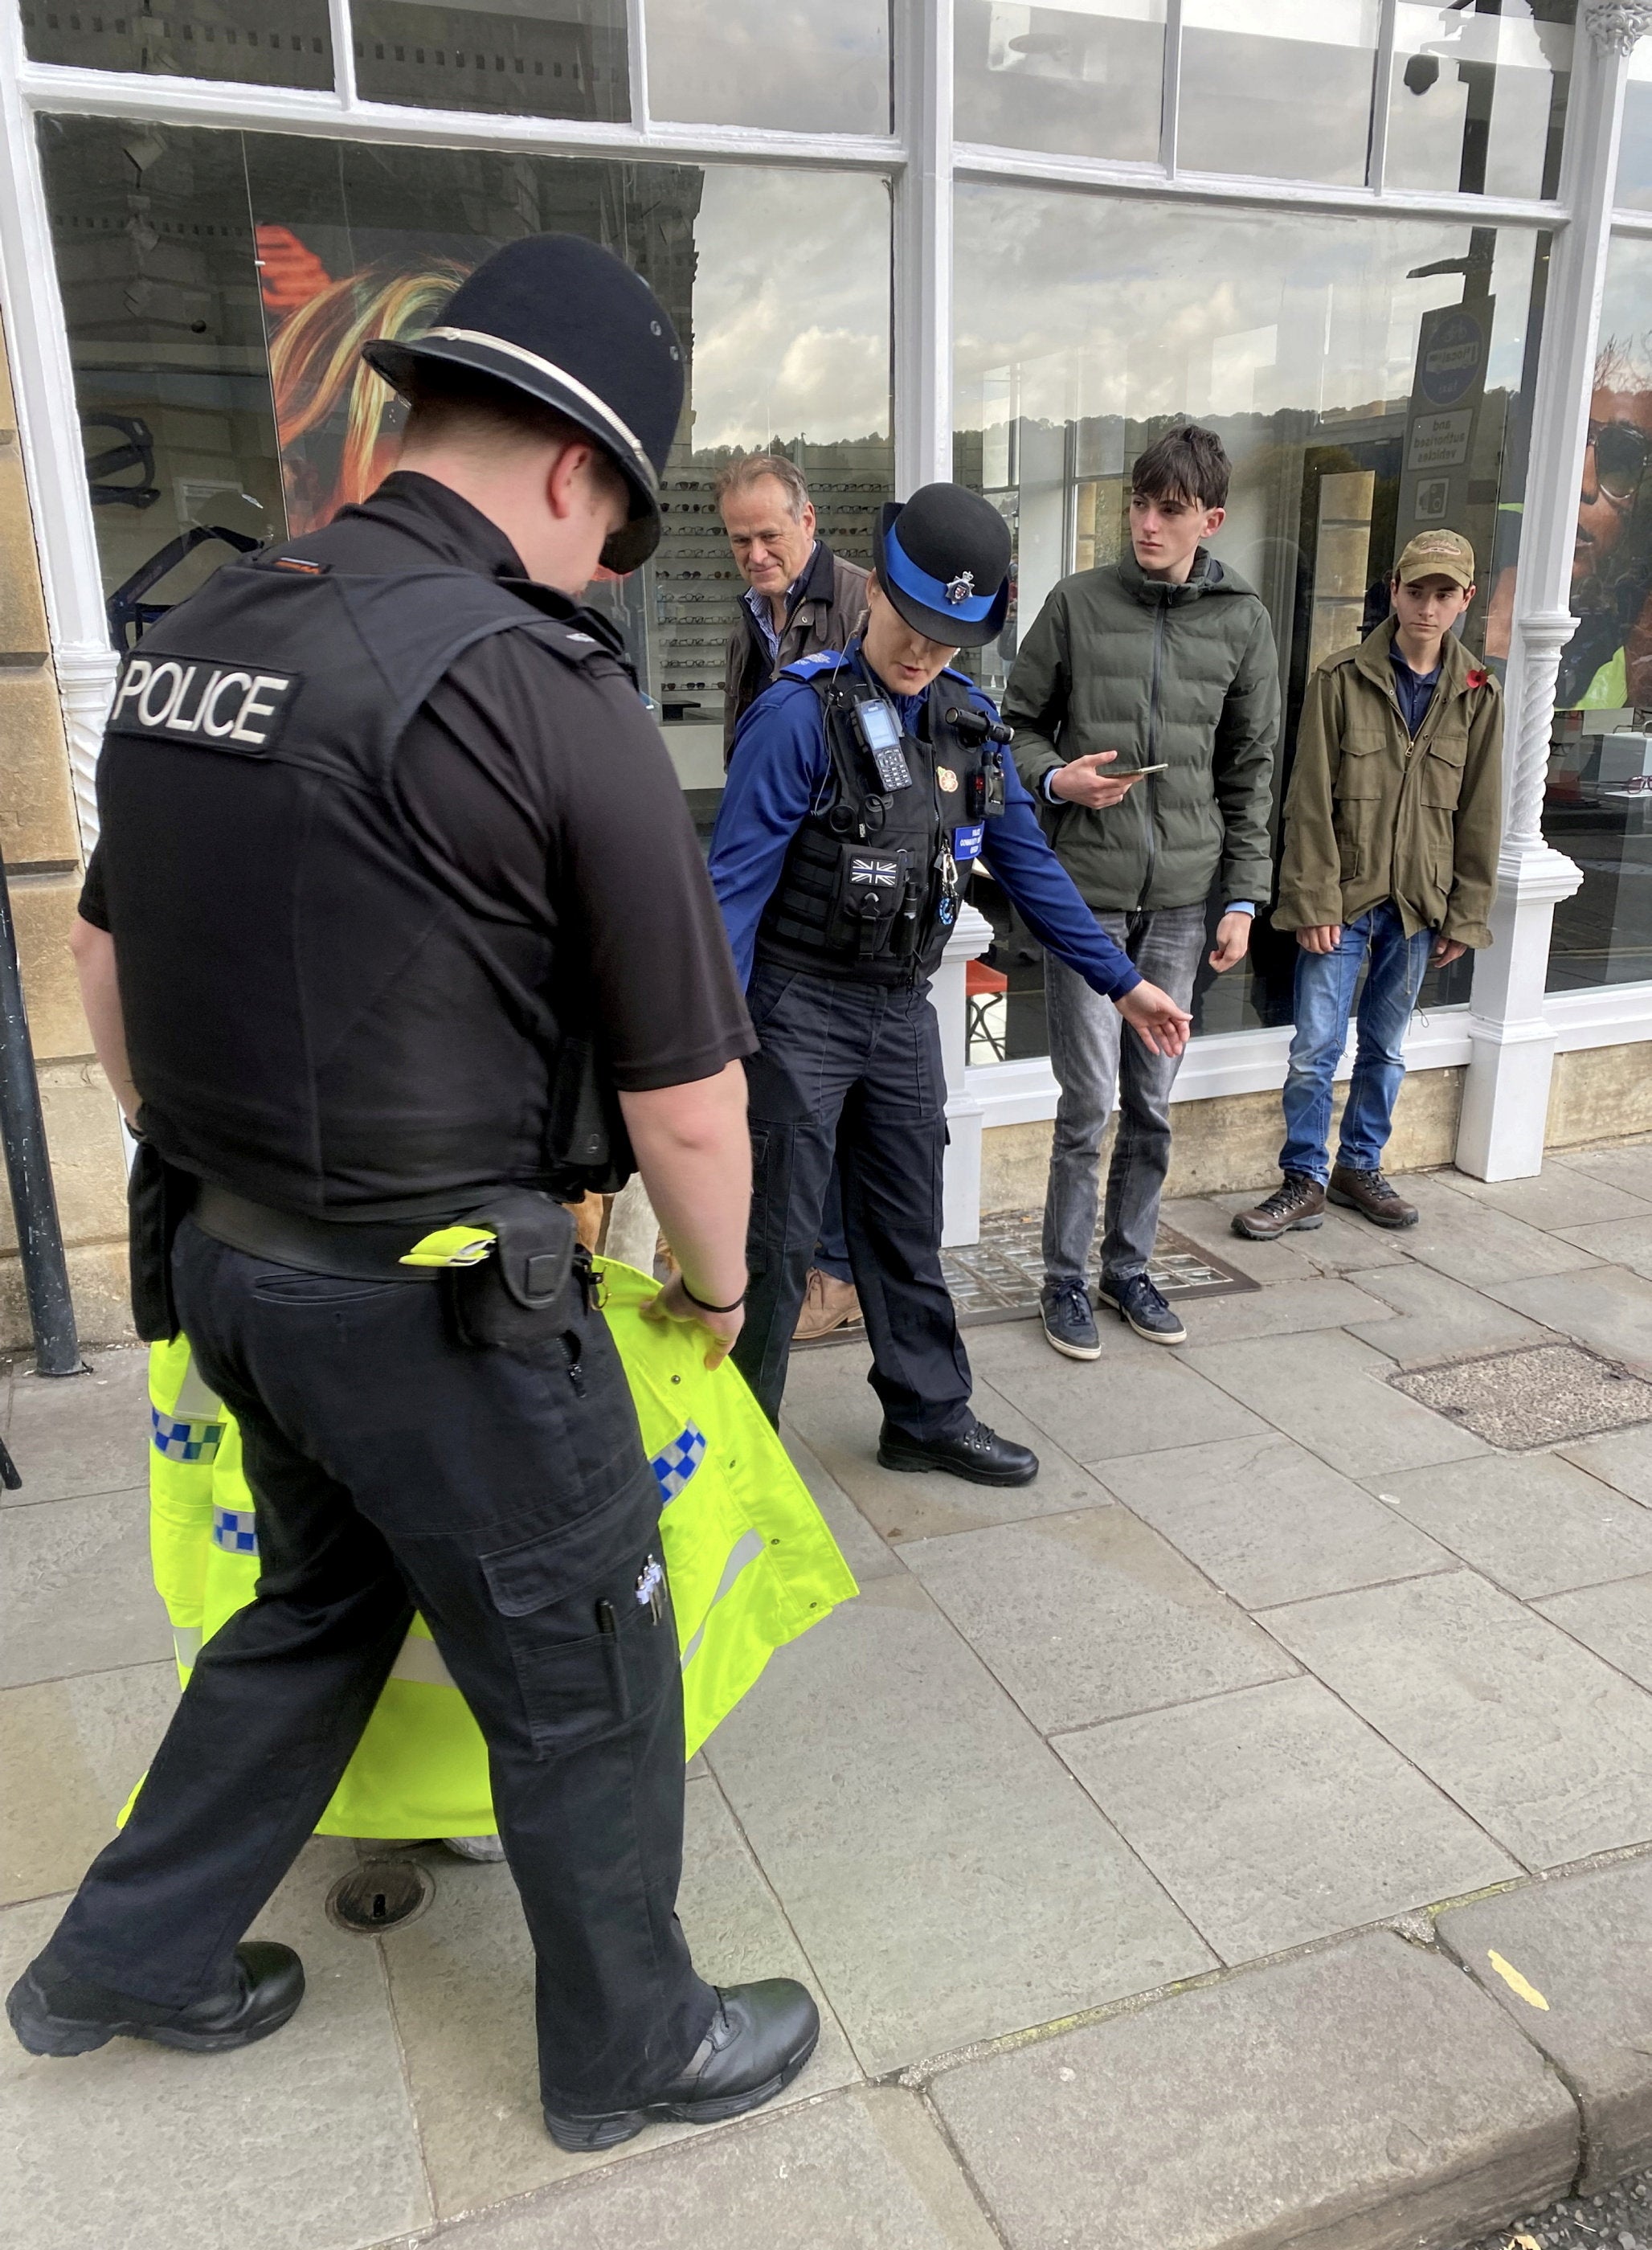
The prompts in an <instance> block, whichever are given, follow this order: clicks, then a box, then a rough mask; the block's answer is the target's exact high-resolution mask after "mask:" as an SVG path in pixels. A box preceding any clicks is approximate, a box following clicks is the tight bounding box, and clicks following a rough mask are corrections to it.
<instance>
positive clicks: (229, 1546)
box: [212, 1508, 258, 1555]
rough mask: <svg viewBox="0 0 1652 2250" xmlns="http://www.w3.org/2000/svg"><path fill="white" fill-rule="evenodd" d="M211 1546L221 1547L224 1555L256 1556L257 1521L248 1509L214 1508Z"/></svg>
mask: <svg viewBox="0 0 1652 2250" xmlns="http://www.w3.org/2000/svg"><path fill="white" fill-rule="evenodd" d="M212 1544H213V1545H214V1546H215V1547H222V1548H223V1549H224V1553H225V1554H226V1555H256V1554H257V1553H258V1519H257V1518H256V1517H255V1516H254V1515H253V1513H252V1510H251V1508H214V1509H213V1511H212Z"/></svg>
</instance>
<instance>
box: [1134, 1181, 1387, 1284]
mask: <svg viewBox="0 0 1652 2250" xmlns="http://www.w3.org/2000/svg"><path fill="white" fill-rule="evenodd" d="M1267 1192H1268V1191H1267V1189H1265V1188H1252V1189H1250V1190H1249V1191H1247V1192H1246V1193H1244V1194H1242V1195H1221V1196H1211V1197H1208V1198H1206V1199H1204V1200H1203V1201H1202V1202H1201V1204H1200V1206H1199V1210H1198V1212H1197V1214H1196V1216H1195V1218H1194V1222H1193V1225H1189V1226H1187V1227H1185V1228H1183V1230H1182V1231H1183V1232H1187V1233H1188V1234H1192V1235H1193V1239H1194V1240H1195V1241H1201V1242H1203V1243H1204V1244H1206V1246H1208V1248H1210V1249H1212V1250H1214V1251H1215V1252H1216V1253H1217V1254H1218V1256H1220V1257H1222V1258H1225V1259H1226V1260H1228V1262H1229V1265H1230V1266H1237V1267H1238V1269H1239V1271H1240V1272H1241V1273H1248V1274H1249V1276H1250V1278H1251V1280H1253V1281H1261V1282H1263V1284H1267V1283H1270V1282H1284V1281H1287V1280H1293V1279H1300V1278H1301V1277H1303V1276H1304V1275H1306V1274H1326V1273H1352V1272H1353V1271H1354V1270H1355V1268H1356V1267H1361V1266H1383V1265H1395V1266H1402V1265H1403V1264H1404V1263H1405V1253H1404V1251H1403V1250H1401V1248H1400V1247H1399V1245H1398V1243H1397V1241H1396V1240H1395V1239H1394V1236H1393V1235H1392V1234H1387V1233H1384V1232H1383V1231H1382V1230H1381V1229H1380V1228H1379V1227H1375V1226H1373V1225H1372V1224H1371V1222H1370V1221H1369V1219H1364V1218H1359V1217H1357V1216H1351V1215H1350V1214H1349V1213H1348V1212H1346V1211H1337V1210H1334V1209H1333V1210H1330V1211H1326V1212H1325V1217H1324V1220H1323V1222H1322V1223H1321V1225H1318V1226H1311V1227H1308V1228H1306V1229H1302V1228H1298V1229H1294V1230H1293V1231H1292V1232H1291V1233H1289V1234H1285V1235H1282V1236H1281V1237H1280V1238H1279V1239H1278V1240H1277V1242H1253V1241H1251V1240H1250V1239H1249V1236H1248V1235H1242V1234H1236V1233H1235V1232H1234V1231H1233V1222H1234V1216H1235V1213H1236V1212H1237V1211H1254V1210H1255V1209H1256V1205H1257V1204H1259V1203H1260V1202H1261V1201H1262V1198H1263V1196H1264V1195H1265V1194H1266V1193H1267ZM1186 1208H1187V1206H1186V1205H1185V1204H1180V1203H1179V1204H1166V1206H1165V1219H1166V1223H1167V1225H1172V1226H1175V1227H1181V1226H1182V1221H1181V1218H1180V1216H1179V1214H1180V1212H1181V1211H1183V1210H1185V1209H1186ZM1194 1226H1196V1227H1198V1228H1199V1229H1200V1230H1201V1231H1200V1232H1198V1233H1196V1234H1195V1233H1194Z"/></svg>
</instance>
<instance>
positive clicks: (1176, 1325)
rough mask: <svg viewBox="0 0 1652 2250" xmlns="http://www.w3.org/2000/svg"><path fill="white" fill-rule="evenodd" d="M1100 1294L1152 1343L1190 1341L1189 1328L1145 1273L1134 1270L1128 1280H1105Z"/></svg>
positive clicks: (1121, 1318)
mask: <svg viewBox="0 0 1652 2250" xmlns="http://www.w3.org/2000/svg"><path fill="white" fill-rule="evenodd" d="M1099 1294H1100V1297H1101V1301H1102V1303H1103V1304H1104V1305H1111V1306H1112V1308H1113V1309H1114V1310H1115V1311H1116V1312H1117V1314H1118V1315H1119V1319H1120V1320H1121V1321H1128V1322H1129V1323H1130V1325H1131V1327H1132V1329H1134V1330H1135V1331H1136V1334H1137V1335H1138V1336H1146V1339H1147V1341H1148V1342H1149V1343H1186V1342H1187V1329H1185V1328H1183V1326H1182V1325H1181V1322H1180V1320H1179V1319H1178V1318H1177V1317H1176V1315H1175V1314H1174V1313H1173V1312H1172V1311H1171V1309H1170V1308H1169V1306H1168V1305H1167V1303H1166V1302H1165V1301H1164V1299H1163V1298H1162V1297H1161V1296H1160V1294H1159V1292H1158V1290H1157V1289H1155V1288H1154V1287H1153V1283H1152V1282H1151V1281H1150V1280H1148V1279H1147V1276H1146V1274H1145V1273H1132V1274H1131V1275H1130V1277H1129V1279H1128V1280H1124V1281H1104V1282H1103V1283H1102V1285H1101V1288H1100V1291H1099Z"/></svg>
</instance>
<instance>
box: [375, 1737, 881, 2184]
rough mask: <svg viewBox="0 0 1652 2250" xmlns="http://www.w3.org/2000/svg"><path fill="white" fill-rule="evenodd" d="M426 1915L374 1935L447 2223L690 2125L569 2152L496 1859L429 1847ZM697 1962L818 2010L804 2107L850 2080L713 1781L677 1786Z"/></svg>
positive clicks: (835, 2030)
mask: <svg viewBox="0 0 1652 2250" xmlns="http://www.w3.org/2000/svg"><path fill="white" fill-rule="evenodd" d="M421 1857H423V1859H424V1860H425V1862H426V1864H427V1865H428V1866H429V1867H430V1871H431V1873H432V1874H434V1876H435V1878H436V1883H437V1895H436V1899H435V1901H434V1902H433V1903H432V1905H431V1906H430V1908H429V1910H428V1911H427V1912H426V1913H425V1914H423V1915H421V1916H420V1918H419V1919H418V1921H417V1922H410V1923H409V1924H408V1926H407V1928H406V1929H402V1930H397V1931H395V1932H393V1933H392V1934H390V1935H389V1936H387V1937H385V1938H384V1940H383V1941H382V1943H383V1947H384V1957H385V1962H386V1964H387V1966H388V1969H389V1978H390V1991H391V1994H392V1996H393V1998H394V2001H395V2005H396V2023H397V2026H398V2029H399V2031H400V2033H401V2038H402V2046H403V2053H405V2055H406V2058H407V2070H408V2077H409V2081H410V2085H411V2088H412V2094H413V2105H414V2111H415V2114H416V2117H417V2120H418V2128H419V2136H420V2139H421V2141H422V2143H423V2150H424V2160H425V2164H426V2166H427V2168H428V2170H429V2173H430V2187H431V2191H432V2193H433V2195H434V2197H435V2200H436V2207H437V2212H438V2213H439V2214H440V2215H442V2216H443V2217H448V2216H451V2214H453V2213H454V2212H462V2211H470V2210H474V2209H476V2208H477V2206H478V2205H482V2204H487V2203H493V2202H497V2201H499V2200H500V2199H501V2198H504V2197H506V2196H513V2195H523V2194H526V2193H527V2192H528V2191H530V2190H532V2189H535V2188H540V2187H543V2186H546V2185H547V2184H549V2183H551V2182H553V2181H555V2180H561V2179H569V2178H574V2177H575V2175H577V2174H579V2173H582V2172H589V2171H595V2170H597V2169H599V2168H600V2167H601V2166H602V2165H605V2164H613V2163H615V2162H616V2157H617V2159H618V2160H620V2161H628V2160H629V2159H630V2157H633V2156H637V2155H645V2154H646V2153H647V2152H648V2151H649V2150H650V2149H655V2148H658V2147H661V2146H663V2145H664V2143H667V2142H670V2141H678V2140H681V2139H683V2138H684V2137H685V2136H687V2135H692V2133H694V2132H695V2131H696V2130H697V2128H696V2127H694V2126H692V2125H659V2126H650V2129H648V2131H647V2132H645V2133H644V2134H642V2135H640V2136H638V2137H637V2139H636V2140H635V2141H628V2142H627V2143H625V2144H624V2146H623V2149H622V2150H617V2151H610V2152H609V2154H608V2155H606V2156H587V2157H580V2156H570V2155H568V2153H567V2152H566V2151H565V2150H561V2149H559V2148H558V2147H557V2145H556V2143H554V2141H553V2140H552V2139H551V2137H550V2135H549V2134H548V2133H547V2131H546V2129H545V2121H544V2118H543V2117H542V2115H540V2103H539V2087H538V2064H537V2060H536V2058H535V2051H534V2039H533V1948H532V1947H531V1945H530V1944H529V1943H528V1936H527V1925H526V1923H525V1922H523V1919H522V1909H521V1905H520V1901H519V1900H518V1897H517V1894H516V1887H515V1885H514V1884H513V1882H512V1881H511V1875H510V1870H509V1869H508V1868H507V1867H466V1866H464V1865H462V1864H460V1863H459V1862H458V1861H456V1860H454V1858H453V1856H452V1854H451V1853H446V1852H443V1851H442V1850H441V1849H440V1848H439V1847H437V1848H435V1849H432V1850H430V1851H427V1852H425V1853H422V1854H421ZM678 1912H679V1913H680V1915H681V1916H682V1922H683V1927H684V1929H685V1930H686V1931H687V1933H688V1940H689V1943H690V1945H691V1946H692V1949H693V1953H694V1959H695V1964H696V1966H697V1967H698V1968H699V1970H700V1973H701V1974H702V1975H703V1976H705V1977H708V1978H709V1979H710V1980H711V1981H712V1983H714V1984H738V1983H740V1982H741V1981H743V1980H744V1979H747V1978H749V1977H802V1979H803V1981H804V1982H805V1983H806V1984H809V1986H810V1988H811V1989H812V1990H813V1991H814V1993H815V1997H816V2001H817V2003H819V2004H820V2007H821V2018H822V2023H821V2039H820V2044H819V2046H817V2047H816V2050H815V2053H814V2054H813V2056H812V2057H811V2058H810V2060H809V2063H808V2065H807V2067H805V2069H804V2070H803V2071H802V2073H801V2074H800V2075H799V2076H798V2077H797V2078H796V2079H795V2080H794V2081H793V2082H792V2084H791V2086H790V2087H789V2088H788V2089H787V2092H786V2095H785V2097H784V2098H785V2100H786V2102H788V2103H789V2102H808V2101H809V2100H810V2099H811V2098H813V2097H814V2096H816V2095H821V2094H825V2093H829V2092H830V2091H831V2090H832V2089H833V2088H836V2087H841V2086H847V2085H849V2084H850V2082H851V2081H854V2080H856V2079H857V2078H858V2077H859V2075H860V2073H859V2071H858V2070H857V2067H856V2064H855V2060H854V2057H853V2056H852V2055H851V2054H850V2051H849V2042H848V2041H847V2039H845V2038H844V2036H843V2031H842V2030H841V2028H840V2027H839V2026H838V2024H837V2022H836V2019H835V2018H834V2016H833V2014H832V2012H831V2009H830V2007H829V2005H828V2004H827V2003H826V2001H825V1998H824V1996H823V1993H822V1991H821V1990H820V1986H819V1984H818V1982H817V1981H816V1978H815V1977H814V1976H813V1975H812V1974H811V1972H810V1970H809V1964H808V1963H807V1961H805V1959H804V1958H803V1956H802V1952H801V1951H800V1950H799V1948H798V1944H797V1940H796V1939H795V1936H793V1935H792V1933H791V1931H790V1930H789V1929H788V1928H787V1925H786V1921H785V1918H784V1916H783V1915H782V1914H781V1910H780V1908H779V1907H778V1906H777V1905H776V1904H775V1902H774V1896H773V1895H772V1893H771V1892H770V1891H769V1888H768V1887H767V1884H766V1883H765V1882H764V1881H763V1878H762V1876H761V1874H760V1872H759V1871H758V1869H757V1867H756V1866H755V1865H754V1861H753V1860H752V1856H751V1853H749V1852H748V1851H747V1848H746V1846H745V1845H744V1843H743V1842H742V1841H741V1839H740V1833H739V1831H738V1830H737V1829H736V1827H735V1826H734V1823H733V1819H732V1818H731V1817H730V1814H729V1811H728V1807H727V1806H726V1805H725V1804H724V1802H723V1799H722V1798H721V1796H720V1794H719V1791H718V1788H717V1784H716V1783H715V1782H714V1781H712V1779H711V1778H710V1777H706V1778H705V1779H703V1780H699V1781H691V1782H690V1783H689V1784H688V1791H687V1808H686V1825H685V1838H684V1853H683V1886H682V1889H681V1892H680V1893H679V1895H678Z"/></svg>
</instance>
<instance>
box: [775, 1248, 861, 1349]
mask: <svg viewBox="0 0 1652 2250" xmlns="http://www.w3.org/2000/svg"><path fill="white" fill-rule="evenodd" d="M860 1316H861V1315H860V1299H859V1298H858V1297H857V1295H856V1294H855V1285H854V1283H853V1282H852V1281H839V1280H836V1279H835V1278H834V1276H833V1275H831V1274H830V1273H822V1272H821V1270H820V1267H819V1266H810V1267H809V1286H808V1287H807V1288H805V1290H804V1291H803V1309H802V1312H801V1313H799V1315H797V1326H796V1327H795V1329H793V1330H792V1342H794V1343H814V1342H816V1341H817V1339H818V1338H820V1337H821V1336H830V1334H831V1333H832V1330H833V1329H845V1328H847V1327H848V1326H849V1324H850V1322H851V1321H858V1320H859V1318H860Z"/></svg>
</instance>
